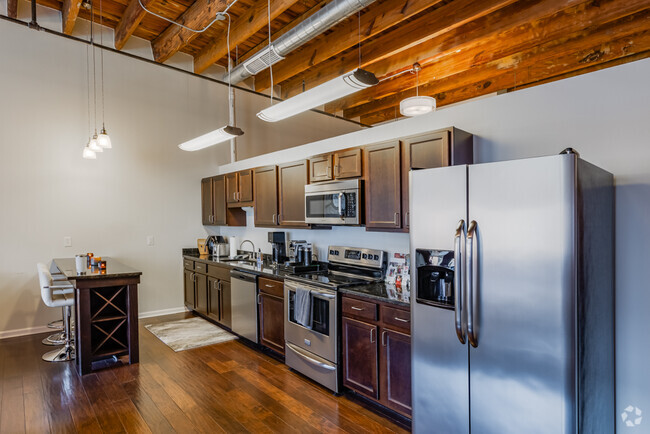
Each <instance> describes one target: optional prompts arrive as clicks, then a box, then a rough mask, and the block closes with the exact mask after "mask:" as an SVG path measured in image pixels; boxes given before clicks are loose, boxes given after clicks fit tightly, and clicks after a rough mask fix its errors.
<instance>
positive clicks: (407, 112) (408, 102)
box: [399, 96, 436, 116]
mask: <svg viewBox="0 0 650 434" xmlns="http://www.w3.org/2000/svg"><path fill="white" fill-rule="evenodd" d="M435 109H436V99H435V98H431V97H430V96H412V97H410V98H406V99H403V100H402V101H401V102H400V103H399V112H400V113H401V114H402V115H403V116H419V115H423V114H426V113H430V112H432V111H434V110H435Z"/></svg>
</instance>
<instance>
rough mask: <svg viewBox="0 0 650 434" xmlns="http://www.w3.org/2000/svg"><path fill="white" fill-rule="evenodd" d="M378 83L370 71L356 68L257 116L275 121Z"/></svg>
mask: <svg viewBox="0 0 650 434" xmlns="http://www.w3.org/2000/svg"><path fill="white" fill-rule="evenodd" d="M377 83H379V80H377V77H375V74H373V73H372V72H368V71H365V70H363V69H357V70H355V71H352V72H348V73H347V74H344V75H342V76H340V77H336V78H335V79H333V80H330V81H328V82H326V83H323V84H321V85H319V86H316V87H314V88H313V89H309V90H307V91H305V92H303V93H301V94H299V95H296V96H294V97H291V98H289V99H287V100H285V101H282V102H281V103H278V104H275V105H272V106H271V107H268V108H265V109H264V110H262V111H261V112H259V113H258V114H257V117H258V118H260V119H262V120H263V121H266V122H277V121H281V120H283V119H286V118H289V117H291V116H294V115H297V114H298V113H302V112H304V111H307V110H310V109H313V108H314V107H318V106H320V105H323V104H325V103H327V102H330V101H334V100H335V99H339V98H343V97H344V96H347V95H350V94H352V93H355V92H358V91H359V90H361V89H365V88H367V87H370V86H374V85H376V84H377Z"/></svg>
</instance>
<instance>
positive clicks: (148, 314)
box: [138, 306, 187, 319]
mask: <svg viewBox="0 0 650 434" xmlns="http://www.w3.org/2000/svg"><path fill="white" fill-rule="evenodd" d="M185 311H187V309H186V308H185V306H182V307H172V308H171V309H161V310H151V311H149V312H140V314H138V318H140V319H142V318H151V317H154V316H162V315H171V314H173V313H181V312H185Z"/></svg>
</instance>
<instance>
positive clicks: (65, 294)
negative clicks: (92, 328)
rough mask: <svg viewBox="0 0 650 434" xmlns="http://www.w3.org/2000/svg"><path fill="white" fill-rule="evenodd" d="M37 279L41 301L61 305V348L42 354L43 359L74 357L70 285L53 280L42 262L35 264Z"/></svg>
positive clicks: (49, 304) (55, 360)
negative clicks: (62, 339)
mask: <svg viewBox="0 0 650 434" xmlns="http://www.w3.org/2000/svg"><path fill="white" fill-rule="evenodd" d="M37 269H38V279H39V283H40V286H41V298H42V299H43V303H45V305H46V306H49V307H62V308H63V309H64V314H63V333H64V342H63V345H64V346H63V347H62V348H57V349H55V350H52V351H49V352H47V353H45V354H43V360H45V361H47V362H65V361H68V360H73V359H74V358H75V353H74V345H73V344H72V333H71V330H70V314H71V311H72V309H71V307H72V306H74V294H73V293H72V292H70V288H71V287H72V285H70V283H63V281H58V282H55V281H54V280H53V279H52V274H50V271H49V270H48V268H47V266H46V265H45V264H43V263H40V262H39V263H38V264H37Z"/></svg>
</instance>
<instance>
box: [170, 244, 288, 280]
mask: <svg viewBox="0 0 650 434" xmlns="http://www.w3.org/2000/svg"><path fill="white" fill-rule="evenodd" d="M188 250H192V251H189V252H188V251H186V250H183V257H184V258H186V259H191V260H193V261H201V262H204V263H206V264H219V265H220V266H222V267H227V268H229V269H231V270H232V269H235V268H236V269H238V270H242V271H252V272H253V273H255V274H258V275H260V276H262V277H269V278H271V279H281V280H284V277H285V276H286V275H287V274H291V273H289V272H287V271H285V270H280V269H276V268H273V267H271V266H270V265H269V264H267V263H265V264H263V265H262V266H261V267H258V266H257V265H256V264H250V265H249V264H242V263H239V262H235V261H232V260H230V259H228V257H219V256H212V255H199V253H198V250H197V249H188Z"/></svg>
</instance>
